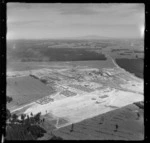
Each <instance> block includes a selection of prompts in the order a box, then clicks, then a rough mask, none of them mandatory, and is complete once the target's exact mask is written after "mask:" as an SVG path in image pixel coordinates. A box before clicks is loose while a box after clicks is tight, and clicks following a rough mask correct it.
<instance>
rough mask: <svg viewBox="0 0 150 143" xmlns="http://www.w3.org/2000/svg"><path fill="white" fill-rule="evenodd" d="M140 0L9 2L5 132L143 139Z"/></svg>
mask: <svg viewBox="0 0 150 143" xmlns="http://www.w3.org/2000/svg"><path fill="white" fill-rule="evenodd" d="M144 31H145V5H144V4H142V3H72V4H71V3H19V2H18V3H17V2H14V3H7V33H6V38H7V39H6V40H7V41H6V42H7V45H6V51H7V62H6V66H7V69H6V74H7V76H6V101H7V103H6V113H7V114H6V115H7V116H6V135H5V138H4V139H5V140H110V141H112V140H122V141H141V140H144V138H145V133H144V131H145V127H144V73H143V72H144Z"/></svg>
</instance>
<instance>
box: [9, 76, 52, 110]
mask: <svg viewBox="0 0 150 143" xmlns="http://www.w3.org/2000/svg"><path fill="white" fill-rule="evenodd" d="M54 92H55V91H54V89H53V88H52V87H50V86H46V85H45V84H43V83H42V82H40V80H38V79H34V78H32V77H28V76H26V77H25V76H24V77H16V78H8V79H7V95H8V96H11V97H12V98H13V101H12V102H10V103H8V108H11V109H12V108H13V107H14V108H15V107H18V106H21V105H25V104H27V103H30V102H32V101H35V100H37V99H39V98H42V97H44V96H47V95H50V94H52V93H54Z"/></svg>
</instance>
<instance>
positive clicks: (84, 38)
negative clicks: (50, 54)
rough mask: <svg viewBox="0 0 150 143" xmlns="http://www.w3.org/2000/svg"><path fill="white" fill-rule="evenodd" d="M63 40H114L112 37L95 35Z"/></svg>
mask: <svg viewBox="0 0 150 143" xmlns="http://www.w3.org/2000/svg"><path fill="white" fill-rule="evenodd" d="M64 39H76V40H105V39H114V38H113V37H104V36H97V35H88V36H80V37H70V38H64Z"/></svg>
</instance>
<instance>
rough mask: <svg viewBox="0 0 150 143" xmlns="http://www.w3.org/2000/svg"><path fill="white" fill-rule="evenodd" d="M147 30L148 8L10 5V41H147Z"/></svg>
mask: <svg viewBox="0 0 150 143" xmlns="http://www.w3.org/2000/svg"><path fill="white" fill-rule="evenodd" d="M144 27H145V6H144V4H138V3H134V4H132V3H130V4H125V3H106V4H105V3H97V4H96V3H94V4H92V3H87V4H81V3H80V4H78V3H74V4H62V3H47V4H41V3H39V4H37V3H36V4H35V3H34V4H33V3H7V39H63V38H73V37H75V38H76V37H83V36H100V37H111V38H143V36H144Z"/></svg>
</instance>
